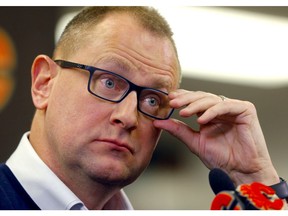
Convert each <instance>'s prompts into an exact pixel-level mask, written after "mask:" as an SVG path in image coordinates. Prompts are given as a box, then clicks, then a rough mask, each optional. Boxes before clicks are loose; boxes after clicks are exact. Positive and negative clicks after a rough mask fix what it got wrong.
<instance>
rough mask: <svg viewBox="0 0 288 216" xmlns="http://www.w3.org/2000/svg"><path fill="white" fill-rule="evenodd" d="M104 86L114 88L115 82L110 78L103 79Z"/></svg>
mask: <svg viewBox="0 0 288 216" xmlns="http://www.w3.org/2000/svg"><path fill="white" fill-rule="evenodd" d="M105 86H106V87H107V88H110V89H112V88H114V86H115V83H114V81H113V80H111V79H106V80H105Z"/></svg>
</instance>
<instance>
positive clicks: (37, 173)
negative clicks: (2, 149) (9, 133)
mask: <svg viewBox="0 0 288 216" xmlns="http://www.w3.org/2000/svg"><path fill="white" fill-rule="evenodd" d="M28 136H29V132H27V133H25V134H24V135H23V137H22V139H21V141H20V143H19V146H18V147H17V149H16V150H15V152H14V153H13V154H12V155H11V157H10V158H9V159H8V161H7V162H6V165H7V166H8V167H9V168H10V170H11V171H12V173H13V174H14V175H15V177H16V178H17V180H18V181H19V182H20V184H21V185H22V187H23V188H24V189H25V190H26V192H27V193H28V194H29V196H30V197H31V198H32V199H33V201H34V202H35V203H36V204H37V205H38V206H39V208H40V209H42V210H87V207H86V206H85V205H84V203H83V202H82V201H81V200H80V199H79V198H78V197H77V196H76V195H75V194H74V193H73V192H72V191H71V190H70V189H69V188H68V187H67V186H66V185H65V184H64V183H63V182H62V181H61V180H60V179H59V178H58V177H57V176H56V175H55V174H54V173H53V172H52V170H51V169H49V167H48V166H47V165H46V164H45V163H44V162H43V161H42V160H41V159H40V157H39V156H38V155H37V153H36V152H35V151H34V149H33V147H32V145H31V144H30V142H29V139H28ZM105 209H118V210H119V209H123V210H132V209H133V207H132V205H131V203H130V201H129V200H128V198H127V196H126V194H125V193H124V191H123V190H121V191H120V192H119V193H117V194H116V195H115V196H113V197H112V198H111V199H110V200H109V201H108V203H106V205H105Z"/></svg>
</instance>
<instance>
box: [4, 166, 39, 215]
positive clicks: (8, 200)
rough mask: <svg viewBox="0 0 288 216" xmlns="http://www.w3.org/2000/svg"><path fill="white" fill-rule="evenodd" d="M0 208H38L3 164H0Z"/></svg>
mask: <svg viewBox="0 0 288 216" xmlns="http://www.w3.org/2000/svg"><path fill="white" fill-rule="evenodd" d="M0 210H40V208H39V207H38V206H37V205H36V203H35V202H34V201H33V200H32V199H31V197H30V196H29V195H28V193H27V192H26V191H25V190H24V188H23V187H22V186H21V184H20V183H19V181H18V180H17V179H16V177H15V176H14V175H13V173H12V172H11V170H10V169H9V167H8V166H7V165H5V164H0Z"/></svg>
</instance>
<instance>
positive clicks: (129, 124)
mask: <svg viewBox="0 0 288 216" xmlns="http://www.w3.org/2000/svg"><path fill="white" fill-rule="evenodd" d="M110 122H111V123H112V124H117V125H119V126H120V127H122V128H125V129H129V130H133V129H135V128H136V127H137V125H138V110H137V93H136V92H135V91H132V92H130V93H129V94H128V95H127V96H126V97H125V98H124V99H123V100H122V101H121V102H119V103H116V104H115V105H114V110H113V112H112V114H111V116H110Z"/></svg>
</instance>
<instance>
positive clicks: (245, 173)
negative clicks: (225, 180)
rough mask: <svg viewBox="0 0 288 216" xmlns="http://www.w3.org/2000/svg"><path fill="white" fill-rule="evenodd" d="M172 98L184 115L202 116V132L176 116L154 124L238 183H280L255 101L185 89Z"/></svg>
mask: <svg viewBox="0 0 288 216" xmlns="http://www.w3.org/2000/svg"><path fill="white" fill-rule="evenodd" d="M169 97H170V100H171V101H170V105H171V107H173V108H175V109H180V111H179V115H180V116H181V117H186V118H189V117H191V116H193V115H198V119H197V122H198V123H199V125H200V129H199V131H194V130H193V129H192V128H191V127H189V126H188V125H186V124H185V123H183V122H181V121H178V120H176V119H168V120H162V121H161V120H155V121H154V126H155V127H157V128H161V129H164V130H166V131H168V132H169V133H170V134H172V135H174V136H175V137H177V138H178V139H179V140H180V141H182V142H183V143H185V144H186V145H187V146H188V148H189V149H190V150H191V152H193V153H194V154H196V155H197V156H198V157H199V158H200V159H201V160H202V162H203V163H204V164H205V165H206V166H207V167H208V168H209V169H212V168H221V169H223V170H225V171H226V172H227V173H228V174H229V175H230V177H231V178H232V179H233V181H234V183H235V184H236V185H239V184H243V183H250V182H255V181H258V182H262V183H263V184H266V185H272V184H275V183H278V182H279V178H278V175H277V173H276V170H275V168H274V167H273V164H272V162H271V159H270V156H269V153H268V150H267V146H266V142H265V139H264V136H263V133H262V129H261V126H260V123H259V120H258V117H257V112H256V109H255V106H254V105H253V104H252V103H250V102H247V101H240V100H235V99H229V98H224V97H223V96H217V95H214V94H211V93H206V92H193V91H186V90H182V89H179V90H176V91H174V92H172V93H170V94H169Z"/></svg>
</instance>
